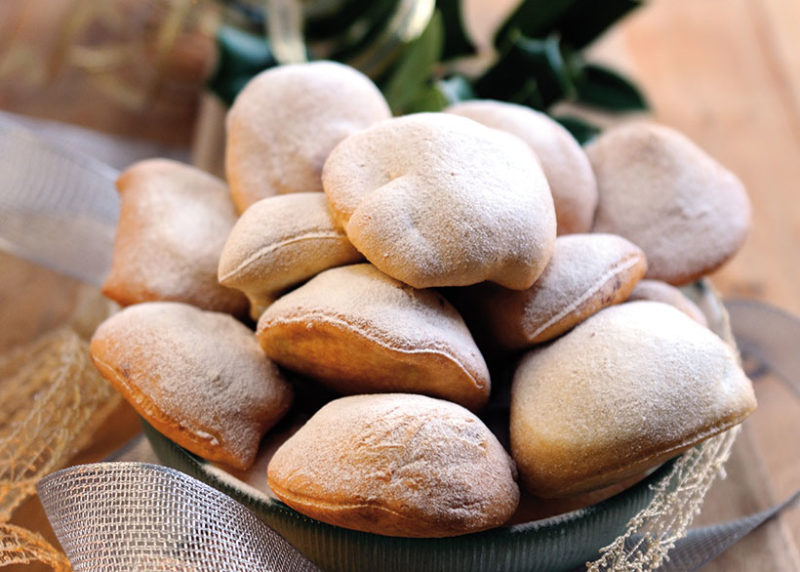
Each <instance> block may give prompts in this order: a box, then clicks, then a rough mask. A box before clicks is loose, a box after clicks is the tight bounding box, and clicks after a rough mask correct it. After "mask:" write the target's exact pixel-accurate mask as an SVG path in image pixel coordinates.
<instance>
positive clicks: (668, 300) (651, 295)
mask: <svg viewBox="0 0 800 572" xmlns="http://www.w3.org/2000/svg"><path fill="white" fill-rule="evenodd" d="M637 300H650V301H653V302H664V303H665V304H669V305H671V306H675V307H676V308H677V309H678V310H680V311H681V312H683V313H684V314H686V315H687V316H689V317H690V318H691V319H693V320H694V321H695V322H698V323H700V324H702V325H704V326H707V325H708V320H707V319H706V317H705V315H704V314H703V312H702V311H701V310H700V308H698V307H697V304H695V303H694V302H692V301H691V300H689V298H687V297H686V296H684V295H683V293H682V292H681V291H680V290H679V289H677V288H675V286H670V285H669V284H667V283H666V282H660V281H659V280H642V281H641V282H639V283H638V284H637V285H636V286H635V287H634V288H633V290H632V291H631V295H630V296H628V301H630V302H635V301H637Z"/></svg>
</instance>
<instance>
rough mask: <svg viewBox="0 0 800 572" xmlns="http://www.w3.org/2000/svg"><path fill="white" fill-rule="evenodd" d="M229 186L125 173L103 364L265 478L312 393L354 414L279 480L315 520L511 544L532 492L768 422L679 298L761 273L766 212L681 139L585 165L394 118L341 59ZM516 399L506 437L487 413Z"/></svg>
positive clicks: (244, 134)
mask: <svg viewBox="0 0 800 572" xmlns="http://www.w3.org/2000/svg"><path fill="white" fill-rule="evenodd" d="M226 164H227V178H228V181H227V185H226V183H225V182H223V181H220V180H216V179H213V178H212V177H210V176H209V175H205V174H203V173H201V172H199V171H197V170H195V169H193V168H191V167H187V166H184V165H178V164H175V163H170V162H167V161H149V162H144V163H140V164H137V165H135V166H133V167H131V168H130V169H129V170H128V171H126V172H125V173H123V175H122V176H121V177H120V179H119V189H120V193H121V196H122V211H121V217H120V223H119V230H118V235H117V239H116V243H115V253H114V262H113V270H112V272H111V275H110V276H109V279H108V282H107V284H106V287H105V292H106V293H107V295H108V296H110V297H112V298H114V299H115V300H117V301H118V302H120V303H121V304H122V305H127V306H129V307H128V308H126V309H124V310H122V311H121V312H119V313H118V314H117V315H115V316H113V317H111V318H110V319H109V320H108V321H107V322H106V323H104V324H103V325H102V326H101V327H100V328H99V329H98V330H97V332H96V334H95V336H94V339H93V341H92V357H93V359H94V361H95V363H96V364H97V367H98V368H99V369H100V371H101V372H102V373H103V374H104V375H105V376H106V377H107V378H108V379H109V381H110V382H111V383H112V384H114V385H115V386H116V387H117V388H118V389H119V390H120V391H121V392H122V394H123V395H124V396H125V397H126V398H127V399H128V400H129V401H130V402H131V403H132V404H133V405H134V406H135V407H136V408H137V410H138V411H139V412H140V413H141V414H142V415H143V416H144V417H145V418H146V419H147V420H148V421H149V422H150V423H151V424H152V425H153V426H154V427H155V428H156V429H158V430H159V431H161V432H163V433H164V434H165V435H167V436H168V437H169V438H171V439H173V440H174V441H175V442H176V443H178V444H179V445H181V446H183V447H185V448H186V449H188V450H190V451H192V452H194V453H196V454H198V455H200V456H202V457H205V458H207V459H209V460H213V461H217V462H219V463H221V464H224V465H227V466H229V467H232V468H236V469H240V470H246V469H247V468H248V467H249V466H250V465H251V464H252V462H253V458H254V456H255V453H256V449H257V448H258V444H259V441H260V440H261V439H262V437H263V436H264V435H265V433H266V432H268V431H269V430H270V429H271V428H272V427H274V426H275V425H276V424H277V423H279V421H280V420H281V418H282V417H283V416H284V415H285V414H286V413H287V411H289V410H290V404H291V401H292V384H293V383H301V384H303V387H304V388H305V389H304V391H303V392H302V393H301V392H298V395H300V394H307V393H308V387H309V385H308V380H313V381H314V382H316V383H318V384H319V385H318V386H315V385H311V386H310V387H318V388H325V391H330V392H332V394H333V395H334V396H335V397H334V398H333V399H331V400H330V402H329V403H327V404H325V405H324V406H323V407H321V408H320V409H319V410H318V411H314V412H312V413H313V415H312V417H311V418H310V420H308V422H307V423H306V424H305V425H303V426H302V427H301V428H300V429H299V430H298V431H297V432H296V433H295V434H294V435H293V436H291V437H290V438H289V439H288V440H286V441H285V443H284V444H283V445H282V446H281V447H280V448H279V449H278V451H277V452H276V453H275V454H274V456H273V457H272V459H271V461H270V463H269V469H268V474H267V476H266V478H267V480H268V483H269V487H270V488H271V490H272V491H273V493H274V494H275V495H276V496H277V497H278V498H279V499H281V500H282V501H283V502H285V503H286V504H288V505H289V506H291V507H293V508H295V509H296V510H298V511H300V512H302V513H304V514H306V515H309V516H311V517H313V518H316V519H319V520H322V521H325V522H328V523H330V524H334V525H337V526H342V527H347V528H353V529H356V530H362V531H366V532H373V533H377V534H384V535H398V536H421V537H441V536H451V535H458V534H465V533H469V532H475V531H478V530H484V529H487V528H492V527H496V526H500V525H502V524H503V523H505V522H507V521H508V520H509V519H510V518H511V517H512V515H513V514H514V512H515V510H516V508H517V505H518V502H519V499H520V494H522V496H527V497H532V496H538V497H567V496H571V495H577V494H582V493H584V492H587V491H593V490H597V489H599V488H602V487H606V486H609V485H613V484H615V483H619V482H621V481H623V480H626V479H630V478H631V477H633V476H635V475H638V474H641V473H643V472H645V471H647V470H649V469H651V468H652V467H653V466H655V465H657V464H659V463H661V462H663V461H664V460H666V459H668V458H670V457H673V456H675V455H677V454H679V453H680V452H682V451H684V450H686V449H687V448H689V447H692V446H694V445H696V444H697V443H699V442H700V441H702V440H704V439H707V438H708V437H711V436H713V435H715V434H717V433H720V432H722V431H725V430H727V429H728V428H730V427H732V426H734V425H736V424H738V423H740V422H741V421H742V420H743V419H744V418H745V417H746V416H747V415H748V414H749V413H750V412H751V411H752V410H753V409H754V407H755V399H754V396H753V391H752V387H751V385H750V382H749V381H748V379H747V378H746V376H745V374H744V373H743V372H742V369H741V367H740V366H739V363H738V360H737V356H736V354H735V351H734V349H733V348H731V347H730V346H729V345H728V344H727V343H726V342H725V341H723V340H722V339H720V338H719V337H718V336H717V335H716V334H714V333H712V332H711V331H710V330H709V329H707V328H706V327H705V325H704V323H703V320H704V318H703V315H702V313H700V312H699V311H698V310H697V308H696V307H694V306H693V304H692V303H691V302H690V301H689V300H688V299H686V298H685V296H684V295H683V294H682V293H681V291H680V290H679V289H677V288H676V286H681V285H685V284H687V283H689V282H691V281H695V280H697V279H698V278H700V277H702V276H705V275H706V274H708V273H709V272H711V271H713V270H714V269H716V268H717V267H719V266H720V265H721V264H723V263H724V262H725V261H726V260H727V259H729V258H730V257H731V256H732V255H733V254H734V253H735V252H736V250H737V249H738V248H739V246H740V245H741V244H742V242H743V240H744V238H745V235H746V232H747V227H748V224H749V203H748V200H747V196H746V194H745V192H744V189H743V188H742V185H741V183H739V181H738V180H737V179H736V177H735V176H734V175H732V174H731V173H730V172H729V171H727V170H726V169H724V168H723V167H722V166H720V165H719V164H718V163H716V162H715V161H714V160H713V159H711V158H710V157H708V156H707V155H706V154H705V153H704V152H703V151H701V150H700V149H699V148H698V147H696V146H695V145H694V144H693V143H691V142H690V141H688V140H687V139H686V138H685V137H683V136H682V135H680V134H678V133H676V132H674V131H673V130H671V129H668V128H666V127H663V126H656V125H652V124H647V123H638V124H634V125H627V126H623V127H620V128H616V129H612V130H609V131H608V132H607V133H606V134H604V135H602V136H600V137H599V138H598V139H597V140H596V141H595V142H593V143H592V144H591V145H589V146H588V147H587V148H586V149H583V148H581V147H580V146H579V145H578V144H577V143H576V142H575V141H574V140H573V139H572V138H571V136H570V135H569V133H567V132H566V131H565V130H564V129H563V128H562V127H561V126H559V125H558V124H557V123H555V122H554V121H552V120H551V119H549V118H548V117H547V116H545V115H543V114H541V113H538V112H535V111H533V110H530V109H527V108H524V107H520V106H516V105H512V104H506V103H500V102H493V101H473V102H469V103H464V104H460V105H457V106H454V107H452V108H450V109H448V110H445V112H444V113H423V114H416V115H409V116H405V117H396V118H392V117H391V116H390V112H389V109H388V106H387V105H386V102H385V101H384V100H383V97H382V96H381V94H380V92H379V91H378V90H377V89H376V88H375V86H374V85H372V83H371V82H370V81H369V80H368V79H367V78H365V77H364V76H362V75H360V74H359V73H358V72H355V71H354V70H352V69H350V68H347V67H345V66H342V65H339V64H334V63H330V62H317V63H311V64H298V65H290V66H283V67H279V68H276V69H272V70H269V71H267V72H264V73H262V74H261V75H259V76H257V77H256V78H255V79H253V80H252V82H251V84H250V85H248V86H247V88H246V89H245V90H244V91H243V92H242V93H241V95H240V96H239V98H238V99H237V101H236V102H235V104H234V106H233V107H232V109H231V111H230V114H229V120H228V146H227V156H226ZM228 189H229V190H228ZM237 212H238V213H239V215H240V216H238V218H237V214H236V213H237ZM643 278H647V280H643V281H642V279H643ZM632 297H633V298H635V300H636V301H628V300H629V299H631V298H632ZM247 308H249V312H248V311H247ZM248 313H249V320H248V317H247V315H248ZM496 363H501V364H504V365H506V366H507V365H509V364H514V366H515V372H514V374H513V379H512V380H510V381H509V380H502V379H498V378H497V376H496V375H493V373H492V372H493V371H494V368H493V364H496ZM290 377H291V378H292V379H294V380H295V381H291V382H290V381H289V380H288V379H289V378H290ZM509 384H510V387H509ZM320 391H322V389H320ZM502 394H509V395H510V402H509V403H508V404H507V406H508V411H509V414H508V417H507V421H506V423H505V429H502V430H500V431H499V438H498V435H495V434H494V433H493V432H492V431H491V430H489V428H488V427H487V425H486V424H485V423H484V421H483V420H482V419H481V414H482V412H483V411H484V410H485V407H486V405H487V403H488V402H489V401H490V399H492V398H493V396H498V395H502ZM302 405H303V404H302V403H296V404H295V407H302ZM506 435H508V439H506ZM518 482H519V483H520V484H521V487H520V485H518Z"/></svg>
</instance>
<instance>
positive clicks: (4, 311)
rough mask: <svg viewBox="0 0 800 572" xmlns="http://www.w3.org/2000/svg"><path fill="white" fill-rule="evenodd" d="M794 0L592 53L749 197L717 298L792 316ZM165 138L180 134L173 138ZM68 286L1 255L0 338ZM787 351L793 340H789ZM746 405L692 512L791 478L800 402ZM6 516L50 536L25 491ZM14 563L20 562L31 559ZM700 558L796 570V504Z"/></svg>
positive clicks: (723, 3)
mask: <svg viewBox="0 0 800 572" xmlns="http://www.w3.org/2000/svg"><path fill="white" fill-rule="evenodd" d="M798 22H800V2H797V1H796V0H654V1H652V2H650V3H649V4H648V5H647V6H646V7H645V8H643V9H641V10H639V11H638V12H635V13H634V14H633V15H631V16H630V17H629V18H628V19H627V20H625V21H624V22H623V23H622V24H621V25H619V26H618V27H617V28H615V29H614V30H613V31H612V32H611V33H610V34H609V35H608V36H607V37H605V38H604V39H603V40H602V41H601V42H600V43H599V45H598V46H596V47H595V48H594V50H593V53H594V57H596V58H598V59H602V60H606V61H608V62H610V63H611V64H612V65H614V66H616V67H618V68H621V69H623V70H626V71H627V72H628V73H629V74H630V75H631V76H632V77H634V78H635V79H636V81H637V82H638V83H639V84H640V85H641V86H642V87H643V89H644V91H645V92H646V94H647V96H648V99H649V101H650V102H651V104H652V107H653V115H654V118H655V119H656V120H658V121H660V122H663V123H665V124H668V125H671V126H673V127H675V128H677V129H679V130H681V131H683V132H685V133H686V134H687V135H688V136H689V137H691V138H692V139H693V140H695V141H696V142H697V143H698V144H699V145H700V146H701V147H703V148H704V149H705V150H706V151H707V152H709V153H710V154H711V155H712V156H714V157H716V158H717V159H718V160H719V161H720V162H722V163H723V164H725V165H726V166H728V167H729V168H730V169H732V170H733V171H734V172H736V173H737V174H738V175H739V176H740V177H741V179H742V180H743V181H744V183H745V185H746V187H747V188H748V190H749V193H750V196H751V198H752V202H753V229H752V232H751V234H750V237H749V239H748V241H747V243H746V244H745V246H744V248H743V249H742V251H741V252H740V253H739V254H738V256H737V257H736V258H735V259H734V260H733V261H732V262H730V263H729V264H728V265H726V266H725V267H724V268H722V269H721V270H719V271H718V272H717V273H716V274H715V275H714V276H713V280H714V283H715V284H716V286H717V287H718V288H719V290H720V291H721V292H722V295H723V297H726V298H739V297H745V298H754V299H758V300H762V301H766V302H768V303H770V304H773V305H776V306H779V307H782V308H784V309H786V310H788V311H790V312H792V313H794V314H795V315H800V264H798V255H797V253H796V250H795V248H796V245H798V244H800V200H798V190H797V187H798V186H800V34H798V33H797V24H798ZM176 139H177V140H181V139H182V140H190V139H191V134H188V133H187V134H186V137H183V138H182V137H180V136H177V137H176ZM77 289H78V286H77V284H74V283H71V282H69V281H67V282H66V283H65V282H64V280H63V279H62V278H60V277H58V276H55V275H53V274H52V273H49V272H47V271H44V270H41V269H38V268H36V267H34V266H32V265H30V264H27V263H24V262H21V261H18V260H16V259H14V258H12V257H10V256H6V255H2V254H0V316H1V317H2V319H3V322H4V323H3V328H2V329H0V349H2V348H5V347H8V346H10V345H13V344H15V343H19V342H23V341H25V340H26V339H30V338H31V337H33V336H34V335H36V334H37V333H40V332H42V331H44V330H46V329H47V328H48V327H51V326H52V325H53V324H55V323H58V321H59V320H62V319H63V318H64V316H66V315H67V313H68V307H69V304H70V300H71V299H72V298H74V296H75V295H76V292H77ZM798 348H799V349H800V340H798ZM755 386H756V395H757V397H758V400H759V409H758V411H757V412H756V413H755V414H754V415H753V416H752V417H751V418H750V419H748V420H747V421H746V422H745V430H744V431H743V433H742V434H741V437H740V438H739V440H738V441H737V444H736V446H735V450H734V453H733V456H732V458H731V460H730V461H729V463H728V465H727V474H728V475H727V478H726V479H725V480H723V481H720V482H718V483H716V484H715V485H714V487H713V488H712V490H711V492H710V493H709V495H708V497H707V500H706V502H705V504H704V508H703V511H702V513H701V514H700V515H699V517H698V518H697V519H696V521H695V524H713V523H717V522H722V521H725V520H729V519H732V518H735V517H738V516H743V515H745V514H749V513H752V512H755V511H757V510H761V509H763V508H766V507H768V506H770V505H771V504H773V503H775V502H777V501H779V500H781V499H783V498H785V497H786V496H788V495H789V494H790V493H792V492H794V491H795V490H797V489H798V488H800V444H798V443H799V442H800V441H799V440H798V438H797V435H798V434H800V402H799V401H798V400H797V398H796V397H795V396H794V395H792V394H791V392H789V391H788V390H787V389H786V387H785V386H784V385H783V384H781V383H780V382H779V381H778V380H776V379H773V378H770V377H766V378H762V379H759V380H757V381H756V383H755ZM135 431H136V421H135V418H134V417H133V416H132V415H130V414H129V412H128V414H122V415H121V416H119V417H118V421H117V424H115V425H114V427H112V428H110V431H109V432H108V433H104V435H103V436H102V437H103V438H102V439H99V440H98V442H97V444H96V446H95V447H94V448H93V449H92V450H90V451H88V452H85V453H84V454H83V455H82V456H81V458H80V460H82V461H90V460H97V459H100V458H102V457H103V455H105V454H106V453H107V452H108V451H109V450H111V449H113V447H114V446H116V445H118V444H119V443H120V442H121V441H124V439H125V438H127V437H128V436H129V435H130V434H132V433H133V432H135ZM15 521H16V522H20V523H22V524H26V525H28V526H32V527H34V528H37V529H40V530H42V531H43V533H44V534H45V535H46V536H48V537H50V538H51V539H52V534H51V533H50V532H49V530H48V529H47V524H46V521H45V520H44V519H43V516H42V515H41V511H40V509H39V508H38V506H37V503H36V501H35V500H33V501H30V502H29V503H26V504H25V505H24V506H23V507H22V508H21V509H20V510H18V511H17V514H15ZM32 569H33V568H26V569H25V570H32ZM704 569H705V570H709V571H716V570H720V571H722V570H725V571H730V570H734V571H736V570H779V571H784V570H785V571H800V507H795V508H794V509H793V510H789V511H787V512H785V513H784V514H782V515H781V516H779V517H778V518H777V519H775V520H774V521H772V522H770V523H768V524H767V525H765V526H764V527H762V528H761V529H760V530H758V531H757V532H755V533H753V534H751V535H749V536H748V537H746V538H745V539H743V540H742V541H740V542H738V543H737V544H736V545H734V546H733V547H732V548H731V549H729V550H728V551H727V552H726V553H725V554H723V555H722V556H721V557H719V558H718V559H716V560H715V561H713V562H711V563H710V564H708V565H707V566H706V567H705V568H704Z"/></svg>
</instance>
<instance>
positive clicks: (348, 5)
mask: <svg viewBox="0 0 800 572" xmlns="http://www.w3.org/2000/svg"><path fill="white" fill-rule="evenodd" d="M374 5H375V3H373V2H364V1H363V0H344V1H342V2H337V3H335V6H336V9H334V10H330V11H329V12H327V13H324V14H318V15H311V16H307V17H306V19H305V34H306V38H307V39H308V40H310V41H315V40H320V39H330V38H332V37H334V36H338V35H340V34H343V33H345V32H346V30H347V28H349V27H350V26H351V25H353V23H354V22H356V21H358V20H360V19H362V18H365V17H367V18H369V16H368V13H369V11H370V8H373V9H374V7H375V6H374Z"/></svg>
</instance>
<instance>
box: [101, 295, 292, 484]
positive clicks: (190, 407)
mask: <svg viewBox="0 0 800 572" xmlns="http://www.w3.org/2000/svg"><path fill="white" fill-rule="evenodd" d="M91 355H92V360H93V361H94V364H95V365H96V366H97V369H98V370H100V373H101V374H103V377H105V378H106V379H108V381H109V382H111V384H112V385H113V386H114V387H115V388H116V389H117V390H118V391H119V392H120V393H121V394H122V396H123V397H124V398H125V399H126V400H127V401H128V402H129V403H130V404H131V405H133V407H134V408H135V409H136V410H137V411H138V412H139V414H140V415H142V417H144V418H145V419H146V420H147V422H148V423H150V424H151V425H152V426H153V427H155V428H156V429H157V430H158V431H160V432H161V433H163V434H164V435H166V436H167V437H169V438H170V439H171V440H173V441H174V442H175V443H177V444H178V445H180V446H181V447H184V448H186V449H188V450H189V451H191V452H193V453H195V454H197V455H200V456H201V457H204V458H206V459H209V460H212V461H219V462H222V463H225V464H227V465H230V466H232V467H234V468H237V469H246V468H247V467H248V466H250V464H252V462H253V459H254V458H255V454H256V450H257V449H258V444H259V442H260V440H261V437H263V435H264V433H266V432H267V430H268V429H269V428H271V427H272V426H273V425H274V424H275V423H277V422H278V420H279V419H280V418H281V417H282V416H283V414H284V413H285V412H286V411H287V410H288V408H289V405H290V404H291V400H292V392H291V388H290V386H289V385H288V383H287V382H286V381H284V379H283V378H282V377H281V374H280V372H279V371H278V368H277V367H276V366H275V364H273V363H272V362H270V361H269V360H268V359H267V358H266V357H265V356H264V353H263V352H262V351H261V348H260V347H259V346H258V342H257V341H256V339H255V337H254V336H253V333H252V332H251V331H250V330H249V329H248V328H247V327H245V326H243V325H242V324H241V323H239V322H238V321H236V320H235V319H234V318H232V317H231V316H229V315H227V314H220V313H217V312H205V311H203V310H199V309H197V308H194V307H192V306H189V305H186V304H180V303H175V302H150V303H144V304H137V305H135V306H131V307H130V308H126V309H124V310H123V311H121V312H119V313H118V314H115V315H113V316H111V317H110V318H109V319H108V320H106V321H105V322H103V324H101V325H100V327H99V328H98V329H97V331H96V332H95V334H94V337H93V338H92V343H91Z"/></svg>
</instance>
